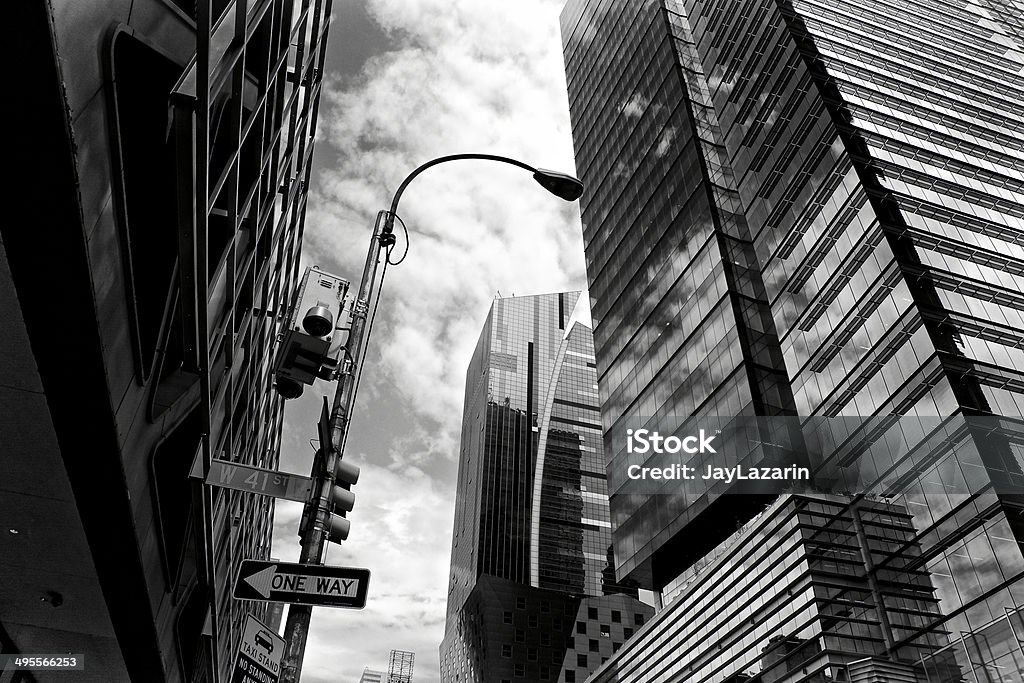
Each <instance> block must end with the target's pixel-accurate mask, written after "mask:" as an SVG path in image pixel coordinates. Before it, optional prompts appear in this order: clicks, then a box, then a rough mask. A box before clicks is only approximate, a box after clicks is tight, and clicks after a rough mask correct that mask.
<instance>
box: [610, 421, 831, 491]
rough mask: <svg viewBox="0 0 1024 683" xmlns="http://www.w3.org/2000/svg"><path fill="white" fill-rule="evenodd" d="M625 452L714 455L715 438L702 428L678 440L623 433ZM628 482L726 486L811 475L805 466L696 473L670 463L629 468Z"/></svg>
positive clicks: (717, 468) (715, 469)
mask: <svg viewBox="0 0 1024 683" xmlns="http://www.w3.org/2000/svg"><path fill="white" fill-rule="evenodd" d="M626 439H627V440H626V452H627V453H639V454H641V455H642V454H644V453H659V454H663V453H667V454H677V453H688V454H690V455H695V454H697V453H717V452H718V451H716V450H715V447H714V444H713V442H714V440H715V435H714V434H712V435H708V434H707V433H706V432H705V431H704V430H703V429H701V430H700V431H699V432H698V433H697V434H695V435H691V436H686V437H682V438H680V437H678V436H669V437H663V436H662V435H661V434H659V433H658V432H652V431H649V430H647V429H637V430H632V429H628V430H626ZM626 476H628V477H629V478H630V479H721V480H723V481H725V482H726V483H728V482H731V481H733V480H740V479H793V480H808V479H810V478H811V472H810V470H809V469H808V468H806V467H797V466H795V465H791V466H789V467H745V466H743V465H734V466H732V467H720V466H715V465H705V466H704V467H703V468H702V469H701V470H700V471H698V470H697V468H696V467H692V466H690V465H684V464H682V463H673V464H671V465H667V466H665V467H644V466H642V465H630V466H629V468H627V470H626Z"/></svg>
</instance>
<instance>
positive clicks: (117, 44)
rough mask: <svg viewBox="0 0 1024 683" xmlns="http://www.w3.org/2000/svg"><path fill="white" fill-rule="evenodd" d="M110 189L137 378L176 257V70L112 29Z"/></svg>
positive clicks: (145, 372)
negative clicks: (171, 102)
mask: <svg viewBox="0 0 1024 683" xmlns="http://www.w3.org/2000/svg"><path fill="white" fill-rule="evenodd" d="M111 54H112V61H111V65H110V69H111V72H112V73H111V79H110V80H111V82H112V83H113V86H114V108H113V109H114V111H113V121H114V123H115V125H116V129H117V132H116V141H115V144H114V154H113V158H114V163H115V165H116V166H117V171H118V172H117V173H115V174H114V177H115V185H116V188H115V190H116V191H117V195H118V197H119V198H120V199H121V201H120V202H119V203H116V206H117V213H118V214H119V219H120V220H119V221H118V223H119V224H120V227H121V237H122V238H123V240H122V247H123V249H124V250H125V256H126V258H125V259H124V263H125V266H126V270H127V275H128V277H127V278H126V284H127V286H128V300H129V312H130V313H131V316H132V321H133V323H134V326H133V330H132V331H133V332H134V341H135V351H136V355H137V360H138V362H139V369H140V371H141V372H140V374H141V375H142V376H143V377H148V376H149V373H150V370H151V368H152V363H153V357H154V354H155V352H156V349H157V346H158V339H157V337H158V335H159V332H160V325H161V322H162V321H163V315H164V310H165V308H166V305H167V299H168V296H169V295H170V292H171V283H172V281H173V277H174V267H175V263H176V262H177V258H178V204H177V201H178V200H177V186H178V182H177V177H176V173H175V172H176V165H175V157H174V153H175V145H174V141H173V140H172V139H171V137H169V135H168V109H169V107H168V105H167V100H168V97H169V95H170V92H171V90H172V89H173V88H174V84H175V83H177V81H178V77H179V76H181V67H180V66H179V65H177V64H175V63H174V62H173V61H171V60H170V59H168V58H167V57H165V56H164V55H162V54H161V53H160V52H158V51H157V50H155V49H153V48H151V47H150V46H149V45H147V44H145V43H143V42H142V41H140V40H138V39H137V38H135V37H133V36H131V35H129V34H128V33H125V32H123V31H119V32H117V33H115V35H114V38H113V45H112V51H111Z"/></svg>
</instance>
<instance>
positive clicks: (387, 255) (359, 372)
mask: <svg viewBox="0 0 1024 683" xmlns="http://www.w3.org/2000/svg"><path fill="white" fill-rule="evenodd" d="M391 215H392V216H394V218H395V220H397V221H398V222H399V223H400V224H401V225H402V231H403V232H404V233H405V249H404V250H403V251H402V258H400V259H398V260H397V261H392V260H391V252H393V251H394V250H395V245H394V244H391V245H390V246H388V247H387V249H386V251H385V252H384V266H383V268H381V272H380V282H379V283H378V284H377V298H376V299H375V300H374V302H373V310H372V311H371V312H370V319H369V320H367V321H366V334H364V335H363V340H364V341H363V349H362V351H361V352H360V354H359V357H360V358H361V359H362V362H360V363H359V367H358V368H357V369H356V380H355V385H354V386H353V387H352V395H353V396H358V395H359V383H360V382H361V381H362V379H363V366H364V365H366V361H367V358H366V352H367V351H368V350H369V348H370V334H371V333H372V332H373V322H374V320H376V319H377V307H378V306H379V305H380V297H381V295H382V294H383V292H384V277H385V276H386V275H387V273H388V266H389V265H392V266H397V265H399V264H401V263H402V262H403V261H405V257H406V256H408V255H409V229H408V228H407V227H406V226H405V221H403V220H402V218H401V217H400V216H399V215H398V214H397V213H393V214H391ZM351 421H352V416H351V415H350V416H349V422H350V423H351ZM349 432H351V430H350V429H346V430H345V440H344V441H343V442H342V444H341V452H342V453H344V452H345V446H346V445H347V444H348V435H349Z"/></svg>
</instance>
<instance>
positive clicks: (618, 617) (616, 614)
mask: <svg viewBox="0 0 1024 683" xmlns="http://www.w3.org/2000/svg"><path fill="white" fill-rule="evenodd" d="M612 623H613V624H619V623H622V612H620V611H619V610H617V609H613V610H612Z"/></svg>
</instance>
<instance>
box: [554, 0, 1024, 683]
mask: <svg viewBox="0 0 1024 683" xmlns="http://www.w3.org/2000/svg"><path fill="white" fill-rule="evenodd" d="M1019 16H1020V3H1019V2H995V1H993V2H979V3H961V2H945V1H943V2H917V1H916V0H905V1H903V2H891V3H885V4H879V3H868V2H858V1H856V0H848V1H847V0H840V1H831V2H827V3H826V2H817V1H816V0H813V1H812V0H792V1H790V0H685V1H683V0H628V1H616V2H611V1H607V0H570V2H569V3H568V4H567V5H566V7H565V9H564V10H563V14H562V28H563V42H564V45H565V59H566V70H567V79H568V86H569V100H570V110H571V115H572V122H573V136H574V141H575V145H576V155H577V169H578V171H579V175H580V177H581V178H582V180H583V181H584V183H585V184H586V186H587V192H586V193H585V194H584V196H583V199H582V211H583V224H584V240H585V245H586V251H587V267H588V277H589V279H590V289H591V293H592V295H593V297H594V304H593V308H594V323H595V331H594V334H595V340H596V351H597V353H596V355H597V361H598V369H599V373H600V381H599V383H600V386H601V394H602V396H601V398H602V418H603V425H604V428H605V434H606V437H610V435H611V434H612V433H613V431H614V430H615V428H616V426H617V425H622V424H630V425H631V426H632V423H635V422H642V421H644V420H648V419H655V420H656V421H655V422H654V424H657V425H658V426H659V427H660V428H661V431H668V432H671V431H673V429H675V428H676V427H678V426H679V425H681V424H683V423H685V421H686V420H687V419H689V418H691V417H693V416H703V415H716V414H717V415H720V416H730V415H737V414H745V413H746V412H747V411H748V410H753V412H756V413H761V411H762V410H765V412H767V413H770V412H772V410H773V409H776V408H778V409H780V410H779V411H778V412H777V414H782V415H784V414H786V412H787V408H788V407H787V406H786V405H785V403H786V400H785V399H786V396H787V395H788V396H791V397H792V401H793V403H792V407H793V408H795V411H796V414H797V415H799V416H800V419H801V420H803V421H805V425H808V424H814V425H816V426H817V427H821V428H822V429H824V430H828V429H834V427H832V426H830V425H835V424H840V423H839V422H838V421H836V422H833V423H829V422H827V421H826V420H827V419H830V418H849V419H848V420H847V421H846V422H845V423H842V425H843V428H844V429H847V428H848V434H847V435H845V436H843V437H840V436H839V435H838V432H837V433H835V434H832V435H831V436H830V438H831V439H832V441H833V442H834V443H833V444H832V447H831V448H826V449H823V450H822V452H821V453H820V454H819V456H820V457H819V458H818V459H817V460H816V461H815V462H813V463H811V464H812V465H813V466H814V468H815V469H816V470H817V471H821V470H831V471H833V472H836V471H838V472H840V473H842V474H844V475H849V478H850V479H851V480H856V481H857V482H858V484H859V485H860V486H861V487H862V488H863V489H869V490H874V491H881V492H884V493H885V494H886V495H887V496H888V499H889V500H891V501H892V503H893V504H895V505H900V506H903V507H904V508H905V509H906V510H907V511H908V512H909V513H910V515H911V518H912V520H911V524H910V526H911V528H912V529H914V534H915V535H914V536H913V537H912V538H911V539H908V542H913V543H916V544H919V546H920V554H919V556H918V557H917V558H916V559H914V560H912V562H913V564H914V567H915V569H916V570H918V571H920V572H922V573H923V574H927V575H928V576H929V577H930V580H931V581H932V582H933V583H934V586H935V592H936V595H937V597H938V609H937V610H932V609H931V608H930V607H929V606H928V604H927V603H926V602H918V603H915V602H914V601H903V602H902V603H900V605H901V606H900V607H899V609H898V611H901V612H902V613H898V614H890V612H889V610H884V609H883V610H878V614H880V615H881V616H880V618H881V619H882V621H883V622H884V628H882V629H881V633H880V635H879V636H878V637H877V639H876V641H875V642H874V645H873V649H872V652H871V653H870V654H872V655H877V656H881V657H885V658H887V659H886V661H887V662H888V664H884V665H883V664H879V666H896V665H897V664H906V665H907V666H910V667H911V669H913V671H914V672H915V673H914V675H916V676H918V677H919V678H920V679H921V680H924V673H923V672H924V671H929V672H930V673H929V674H928V675H929V676H931V678H930V679H929V680H932V681H935V680H943V681H944V680H959V676H960V675H963V676H972V675H973V676H981V677H982V678H981V679H980V680H988V679H986V678H984V676H1000V675H1005V676H1010V678H1005V679H1004V680H1018V679H1019V677H1020V675H1022V674H1020V673H1018V671H1020V670H1021V664H1020V660H1019V658H1018V655H1019V648H1017V646H1016V642H1017V638H1020V637H1024V629H1022V628H1021V621H1020V615H1019V612H1018V611H1017V609H1018V608H1019V607H1020V605H1021V604H1022V600H1024V585H1022V584H1021V582H1020V581H1019V579H1020V578H1021V576H1022V571H1024V559H1022V555H1021V548H1020V545H1019V540H1021V539H1022V538H1024V524H1022V520H1021V504H1020V498H1019V497H1015V496H1013V495H1008V494H1007V491H1006V490H1004V489H1000V488H998V487H997V486H995V485H994V484H993V482H994V481H998V480H999V479H1000V476H1004V477H1005V475H1004V474H1002V473H1009V474H1010V475H1011V476H1012V475H1019V473H1020V459H1019V456H1018V454H1019V453H1020V452H1021V447H1020V445H1019V443H1020V438H1019V437H1017V436H1015V435H1012V434H1011V435H1005V434H991V432H992V430H990V429H979V428H977V427H975V426H974V425H972V424H968V423H966V422H964V421H963V420H962V419H960V418H962V417H963V416H972V415H1007V416H1013V417H1020V416H1021V414H1022V413H1024V395H1022V392H1024V374H1022V370H1024V356H1022V352H1021V350H1020V349H1021V346H1022V345H1024V337H1022V336H1021V332H1020V330H1021V329H1024V181H1022V177H1021V172H1022V171H1024V135H1022V133H1024V119H1022V118H1021V115H1020V107H1019V102H1020V101H1021V100H1022V99H1024V78H1022V75H1021V68H1022V65H1024V45H1022V44H1021V43H1020V42H1019V40H1020V31H1019V28H1020V25H1019V20H1018V19H1016V17H1019ZM722 235H725V236H726V237H727V238H728V239H723V238H722ZM730 243H732V246H735V245H736V244H739V245H741V246H740V248H723V246H722V245H723V244H726V245H730ZM737 269H740V270H737ZM744 288H749V289H747V292H746V293H743V290H744ZM738 292H740V293H739V294H738ZM762 293H763V296H762ZM751 294H752V296H751ZM737 309H739V310H741V311H749V312H753V311H756V313H757V314H756V315H748V314H746V313H735V311H737ZM764 311H767V312H768V313H769V315H768V316H764V315H762V313H763V312H764ZM755 333H761V334H763V335H766V336H765V337H763V338H757V337H751V336H752V335H754V334H755ZM744 334H746V335H748V338H746V339H744ZM756 341H764V342H765V343H764V347H763V348H764V350H765V351H766V353H765V357H766V358H767V359H768V360H769V362H767V363H763V362H760V361H759V360H758V354H756V353H751V349H752V348H756V345H755V343H753V342H756ZM775 344H778V347H775ZM776 348H780V349H781V355H782V362H781V363H779V362H777V358H776ZM762 366H764V372H765V373H767V374H766V375H765V379H763V380H762V379H758V377H757V374H758V371H759V370H760V368H761V367H762ZM752 370H753V372H752ZM777 380H781V381H780V382H779V384H776V383H775V382H776V381H777ZM782 385H788V387H789V389H788V390H787V389H786V388H785V387H783V386H782ZM764 387H767V391H766V390H764ZM754 389H758V390H760V391H761V395H762V396H765V395H769V396H770V395H772V393H773V392H774V391H776V390H778V393H779V395H780V396H781V397H782V398H783V400H781V401H778V402H777V403H774V404H773V402H772V401H770V400H769V401H764V400H762V406H758V399H757V397H756V393H755V391H754ZM748 396H749V399H750V400H746V399H747V398H748ZM812 417H813V418H815V421H813V422H807V420H808V419H809V418H812ZM858 417H860V418H863V417H874V418H876V419H873V420H863V419H857V418H858ZM826 436H829V435H826ZM826 441H828V439H826ZM606 448H607V449H608V453H609V459H608V460H609V477H610V480H612V481H616V482H617V481H625V480H626V477H625V476H622V475H623V470H624V469H625V467H626V466H628V465H629V464H631V462H633V461H631V460H630V459H629V458H627V457H625V456H624V454H622V453H621V452H620V449H621V448H622V444H609V443H606ZM610 493H611V499H610V504H611V511H612V523H613V529H614V533H613V538H614V541H615V549H616V560H617V562H618V563H619V567H618V569H619V572H620V576H622V577H625V576H629V577H632V578H635V579H637V580H638V581H640V582H641V583H642V584H643V585H645V586H648V587H651V588H655V589H659V590H660V589H663V588H665V587H666V586H668V585H670V584H671V583H672V582H673V581H674V580H675V578H676V577H678V576H679V575H680V574H681V573H682V572H684V571H686V570H687V568H689V567H692V566H694V564H695V562H696V559H697V558H696V556H697V555H698V554H701V553H704V554H707V553H711V552H713V550H712V548H713V547H715V546H716V545H717V544H719V543H720V542H721V540H722V539H723V537H724V535H725V534H726V533H727V532H728V525H729V524H731V523H732V519H729V520H728V522H727V523H725V524H722V523H718V522H717V520H720V519H721V517H718V516H714V515H712V516H709V515H707V514H705V513H706V511H707V510H708V509H709V508H711V507H712V506H713V505H714V504H715V503H709V502H707V499H706V498H700V497H696V498H694V499H690V500H683V499H682V497H680V496H675V497H673V496H650V497H642V496H634V495H626V494H625V492H623V491H622V490H621V489H619V488H617V489H613V490H612V491H611V492H610ZM731 498H733V499H736V498H739V497H731ZM718 500H719V501H721V500H722V498H719V499H718ZM739 512H740V513H741V518H742V517H744V516H747V515H749V514H750V512H751V511H750V509H749V508H747V507H743V508H742V509H741V510H740V511H739ZM716 518H717V519H716ZM904 561H905V558H904V557H903V556H902V555H901V554H900V553H899V552H898V549H891V550H890V551H889V552H884V553H880V554H879V555H878V556H877V557H871V558H867V559H865V561H864V562H863V563H862V564H861V565H860V566H859V569H858V571H860V572H862V573H864V575H865V576H867V577H872V576H873V577H875V578H878V577H880V576H885V575H886V572H889V571H893V570H894V568H895V567H897V566H901V565H900V563H902V562H904ZM883 595H884V591H883ZM682 597H683V594H677V597H676V599H682ZM836 618H840V619H845V618H850V617H849V616H848V615H844V614H842V613H840V612H837V613H836ZM775 628H776V629H777V633H776V635H778V636H779V638H781V639H782V640H781V641H779V642H784V641H788V639H790V638H792V637H794V636H793V634H799V638H801V639H810V638H814V637H817V636H818V635H820V633H818V632H816V631H815V628H817V627H815V626H814V625H813V623H812V622H811V621H808V620H807V619H806V615H800V616H792V617H789V620H788V621H787V622H784V623H780V624H776V625H775ZM1015 633H1016V638H1015V636H1014V634H1015ZM981 642H984V643H985V645H984V646H983V647H980V649H979V645H978V643H981ZM794 652H799V648H796V649H795V650H794ZM863 654H864V653H859V656H863ZM793 656H800V655H793ZM855 656H858V655H857V654H855V653H853V652H848V651H847V652H839V653H831V654H826V655H823V656H815V657H811V658H809V659H808V661H809V662H810V664H809V666H808V667H807V671H808V675H812V674H813V675H821V676H824V675H825V673H824V672H825V671H826V669H827V668H828V667H829V666H832V667H833V668H832V669H830V671H831V672H832V673H830V674H829V675H839V674H836V673H835V672H837V671H841V672H842V673H843V675H846V674H847V673H849V672H848V671H846V670H845V669H843V668H842V667H844V666H846V664H848V663H849V662H850V661H852V658H853V657H855ZM761 667H762V664H756V665H755V664H752V665H751V668H750V669H747V670H744V671H724V670H719V672H718V673H717V674H716V675H720V676H731V675H736V676H741V675H742V676H748V677H755V676H759V675H761V674H760V670H761ZM815 667H817V668H816V669H815ZM836 667H838V668H836ZM815 671H817V673H815ZM942 672H945V673H942ZM961 672H962V673H961ZM972 672H973V673H972ZM943 676H946V678H943ZM620 680H632V679H630V678H628V677H626V678H622V679H620ZM693 680H700V679H698V678H694V679H693ZM709 680H710V679H709ZM715 680H721V679H715ZM736 680H745V679H742V678H737V679H736ZM762 680H767V679H766V678H762ZM993 680H1000V679H999V678H994V679H993Z"/></svg>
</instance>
